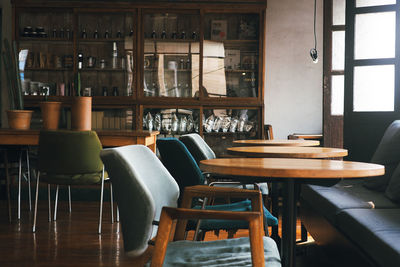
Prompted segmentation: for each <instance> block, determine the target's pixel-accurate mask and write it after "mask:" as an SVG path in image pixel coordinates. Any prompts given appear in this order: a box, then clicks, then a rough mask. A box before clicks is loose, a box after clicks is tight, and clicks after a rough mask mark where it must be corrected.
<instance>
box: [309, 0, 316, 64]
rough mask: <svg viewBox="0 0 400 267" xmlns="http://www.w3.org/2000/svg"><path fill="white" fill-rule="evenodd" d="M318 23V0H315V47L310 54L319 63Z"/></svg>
mask: <svg viewBox="0 0 400 267" xmlns="http://www.w3.org/2000/svg"><path fill="white" fill-rule="evenodd" d="M316 23H317V0H314V48H312V49H311V50H310V56H311V59H312V61H313V62H314V63H318V51H317V29H316V28H317V26H316Z"/></svg>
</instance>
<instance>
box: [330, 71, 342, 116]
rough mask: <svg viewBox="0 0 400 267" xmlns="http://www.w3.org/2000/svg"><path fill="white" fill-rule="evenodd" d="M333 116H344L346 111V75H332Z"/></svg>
mask: <svg viewBox="0 0 400 267" xmlns="http://www.w3.org/2000/svg"><path fill="white" fill-rule="evenodd" d="M331 79H332V85H331V88H332V91H331V115H332V116H343V111H344V75H332V78H331Z"/></svg>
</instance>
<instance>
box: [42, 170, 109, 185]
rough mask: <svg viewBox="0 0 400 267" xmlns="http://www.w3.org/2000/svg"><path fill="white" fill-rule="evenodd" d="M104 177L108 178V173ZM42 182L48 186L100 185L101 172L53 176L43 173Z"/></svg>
mask: <svg viewBox="0 0 400 267" xmlns="http://www.w3.org/2000/svg"><path fill="white" fill-rule="evenodd" d="M104 177H105V178H107V177H108V174H107V172H104ZM40 181H41V182H46V183H48V184H58V185H92V184H100V182H101V172H95V173H83V174H51V173H41V174H40Z"/></svg>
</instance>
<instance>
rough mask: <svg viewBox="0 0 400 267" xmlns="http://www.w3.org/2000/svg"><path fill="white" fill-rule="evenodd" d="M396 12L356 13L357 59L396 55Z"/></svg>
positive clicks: (355, 50) (355, 52)
mask: <svg viewBox="0 0 400 267" xmlns="http://www.w3.org/2000/svg"><path fill="white" fill-rule="evenodd" d="M395 28H396V14H395V12H381V13H370V14H359V15H356V23H355V46H354V57H355V59H369V58H391V57H394V56H395Z"/></svg>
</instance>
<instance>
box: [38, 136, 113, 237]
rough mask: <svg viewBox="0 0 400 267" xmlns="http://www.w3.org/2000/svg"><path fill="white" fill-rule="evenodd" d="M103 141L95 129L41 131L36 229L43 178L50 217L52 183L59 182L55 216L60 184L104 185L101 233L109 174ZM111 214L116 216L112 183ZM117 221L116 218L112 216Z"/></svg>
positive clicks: (102, 190) (101, 200)
mask: <svg viewBox="0 0 400 267" xmlns="http://www.w3.org/2000/svg"><path fill="white" fill-rule="evenodd" d="M101 150H102V145H101V143H100V140H99V138H98V136H97V134H96V132H94V131H68V130H60V131H41V132H40V135H39V149H38V163H37V164H38V166H37V170H38V173H37V181H36V197H35V212H34V220H33V232H35V231H36V216H37V202H38V192H39V180H40V182H45V183H47V184H48V200H49V221H51V211H50V207H51V206H50V185H51V184H54V185H57V189H56V199H55V205H54V220H56V215H57V202H58V188H59V185H68V186H69V185H97V184H98V185H100V186H101V193H100V217H99V229H98V232H99V234H100V233H101V222H102V213H103V192H104V180H105V179H106V178H107V174H106V173H105V172H104V165H103V162H102V161H101V159H100V151H101ZM110 193H111V216H112V217H113V203H112V199H113V197H112V185H111V183H110ZM111 221H112V222H113V221H114V219H113V218H112V219H111Z"/></svg>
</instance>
